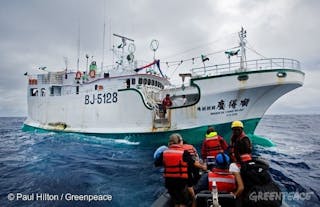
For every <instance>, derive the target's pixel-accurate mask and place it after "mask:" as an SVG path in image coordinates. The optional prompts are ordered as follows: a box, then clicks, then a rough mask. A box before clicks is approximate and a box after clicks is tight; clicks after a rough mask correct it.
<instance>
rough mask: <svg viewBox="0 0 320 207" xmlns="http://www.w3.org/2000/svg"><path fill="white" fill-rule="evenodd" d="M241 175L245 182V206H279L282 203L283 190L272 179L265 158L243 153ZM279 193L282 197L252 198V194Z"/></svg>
mask: <svg viewBox="0 0 320 207" xmlns="http://www.w3.org/2000/svg"><path fill="white" fill-rule="evenodd" d="M240 157H241V169H240V171H241V177H242V179H243V182H244V196H243V199H244V200H243V201H244V206H246V207H254V206H259V207H279V206H281V204H282V197H281V195H280V193H281V191H280V188H279V187H278V186H277V184H276V183H275V182H274V181H273V180H272V177H271V175H270V173H269V165H268V163H267V162H266V161H265V160H262V159H258V158H252V157H251V155H250V154H249V153H245V154H241V155H240ZM262 193H263V194H264V195H266V194H268V193H273V194H276V193H277V194H278V195H280V197H275V198H272V199H270V200H269V199H268V198H262V199H257V200H252V199H250V195H258V194H262Z"/></svg>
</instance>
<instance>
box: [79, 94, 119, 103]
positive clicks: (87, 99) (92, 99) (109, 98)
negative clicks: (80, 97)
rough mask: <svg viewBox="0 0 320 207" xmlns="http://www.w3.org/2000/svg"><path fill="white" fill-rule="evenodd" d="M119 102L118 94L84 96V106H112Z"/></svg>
mask: <svg viewBox="0 0 320 207" xmlns="http://www.w3.org/2000/svg"><path fill="white" fill-rule="evenodd" d="M117 102H118V93H117V92H113V93H110V92H109V93H98V94H91V95H85V96H84V104H85V105H88V104H111V103H117Z"/></svg>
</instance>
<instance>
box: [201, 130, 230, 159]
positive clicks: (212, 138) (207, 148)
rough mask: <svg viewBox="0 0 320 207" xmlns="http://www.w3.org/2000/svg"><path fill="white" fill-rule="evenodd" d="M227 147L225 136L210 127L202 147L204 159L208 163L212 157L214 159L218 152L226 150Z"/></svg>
mask: <svg viewBox="0 0 320 207" xmlns="http://www.w3.org/2000/svg"><path fill="white" fill-rule="evenodd" d="M227 148H228V144H227V143H226V141H225V140H224V139H223V137H222V136H220V135H218V133H217V132H216V131H215V130H214V128H213V127H208V130H207V133H206V137H205V140H204V141H203V143H202V148H201V155H202V159H203V160H204V161H205V162H206V163H207V164H208V163H210V158H212V159H214V157H215V156H216V155H217V154H218V153H221V152H224V151H225V150H226V149H227ZM208 158H209V159H208Z"/></svg>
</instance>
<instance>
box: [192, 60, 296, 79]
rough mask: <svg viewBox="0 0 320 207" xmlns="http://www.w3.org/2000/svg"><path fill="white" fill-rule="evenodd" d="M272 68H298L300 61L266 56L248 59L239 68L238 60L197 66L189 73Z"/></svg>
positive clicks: (223, 72)
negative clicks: (264, 57) (265, 57)
mask: <svg viewBox="0 0 320 207" xmlns="http://www.w3.org/2000/svg"><path fill="white" fill-rule="evenodd" d="M272 69H294V70H301V69H300V62H299V61H297V60H294V59H288V58H267V59H258V60H248V61H244V62H243V68H241V64H240V62H232V63H230V64H229V63H226V64H219V65H211V66H205V67H199V68H192V69H191V73H192V75H193V76H204V75H222V74H229V73H238V72H246V71H259V70H272Z"/></svg>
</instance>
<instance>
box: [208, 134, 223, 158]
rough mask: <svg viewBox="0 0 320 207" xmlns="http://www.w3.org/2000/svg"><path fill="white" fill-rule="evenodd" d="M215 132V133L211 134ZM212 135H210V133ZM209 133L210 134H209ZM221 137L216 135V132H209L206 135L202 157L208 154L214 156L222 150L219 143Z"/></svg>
mask: <svg viewBox="0 0 320 207" xmlns="http://www.w3.org/2000/svg"><path fill="white" fill-rule="evenodd" d="M213 133H215V134H213ZM211 134H212V135H213V136H212V135H211ZM210 135H211V136H210ZM220 140H221V138H220V137H219V135H217V133H216V132H211V133H210V134H209V135H206V139H205V140H204V147H205V148H204V153H205V154H204V157H205V158H206V157H208V156H214V157H215V156H216V155H217V154H219V153H221V152H223V149H222V147H221V143H220Z"/></svg>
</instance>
